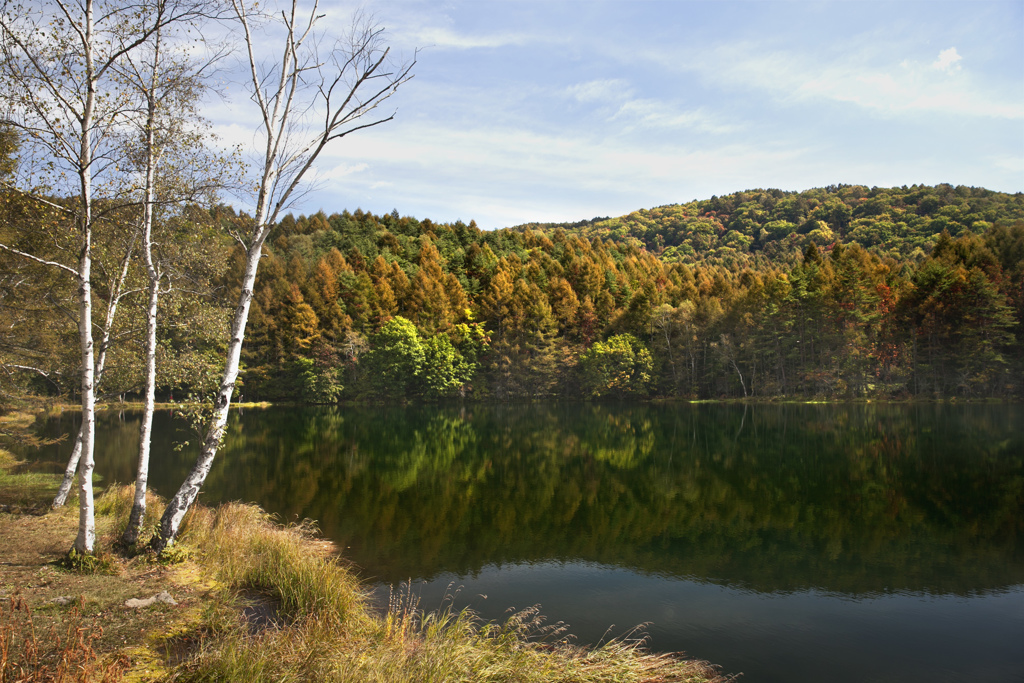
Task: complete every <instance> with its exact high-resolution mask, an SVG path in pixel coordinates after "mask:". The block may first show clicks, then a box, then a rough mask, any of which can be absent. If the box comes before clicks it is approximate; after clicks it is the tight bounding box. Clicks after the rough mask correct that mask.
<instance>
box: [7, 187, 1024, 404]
mask: <svg viewBox="0 0 1024 683" xmlns="http://www.w3.org/2000/svg"><path fill="white" fill-rule="evenodd" d="M6 211H7V213H8V215H7V219H6V221H5V224H6V225H7V226H8V228H7V229H8V230H10V229H11V227H10V226H12V222H11V221H12V220H14V219H18V220H27V219H32V217H31V216H27V215H25V214H24V211H22V213H21V214H17V215H14V214H13V213H12V212H13V211H14V209H13V208H12V205H10V204H8V206H7V208H6ZM37 218H39V219H42V218H41V217H37ZM33 220H34V219H33ZM247 220H249V219H248V217H247V216H245V215H240V214H237V213H236V212H235V211H234V210H232V209H231V208H230V207H218V208H216V209H213V210H210V211H206V212H204V213H203V215H202V217H201V219H200V217H199V216H197V215H193V216H192V217H191V218H188V217H183V218H182V219H179V220H178V221H177V223H176V224H175V225H174V226H169V227H168V230H173V231H174V232H172V233H167V234H168V235H171V234H173V235H177V237H175V238H174V239H175V240H180V239H183V238H182V235H184V234H186V233H187V227H188V226H189V225H194V226H200V225H202V226H204V227H202V229H201V230H198V228H197V231H196V233H195V234H199V233H201V234H202V235H203V238H202V239H201V240H200V239H195V240H193V241H192V242H190V243H189V244H190V246H189V247H188V248H187V249H186V248H182V249H181V250H180V252H181V253H180V254H179V263H180V264H181V266H180V271H181V277H180V279H179V281H178V282H177V283H176V285H175V287H173V291H174V292H175V296H169V297H167V304H166V306H167V308H166V311H165V312H164V314H163V315H164V319H165V320H167V325H166V327H165V329H164V330H163V331H162V332H161V334H162V342H161V353H162V355H161V362H162V365H161V368H162V370H161V373H162V378H163V379H162V382H163V387H164V390H163V391H164V393H165V395H166V394H168V393H172V392H173V393H174V394H175V395H177V396H184V395H185V394H187V393H190V392H191V393H196V394H200V393H203V392H204V391H207V390H208V389H209V384H210V382H211V381H213V377H214V376H215V374H214V373H212V372H210V371H209V370H208V366H207V365H206V364H204V363H205V360H204V359H211V360H210V364H209V365H212V359H213V358H215V357H216V356H217V354H218V353H220V351H221V344H222V343H223V342H222V341H219V339H220V337H219V335H220V334H221V332H222V331H223V328H224V326H225V323H224V322H223V321H224V320H225V319H226V316H227V311H226V310H225V308H224V306H223V305H221V304H219V303H218V302H224V301H231V300H233V299H234V297H235V296H236V294H237V288H238V286H239V285H238V282H239V278H240V272H241V264H242V258H243V254H242V252H241V251H240V250H238V249H235V250H234V251H232V247H231V242H230V241H228V240H229V238H228V237H227V235H228V234H230V229H231V228H232V226H235V227H237V226H240V225H243V224H244V223H245V222H246V221H247ZM218 225H219V226H220V227H222V228H226V229H227V230H225V231H223V232H222V233H220V235H221V236H220V237H219V238H217V237H212V236H211V235H215V234H216V231H215V230H214V229H213V228H215V227H216V226H218ZM183 230H184V231H185V232H182V231H183ZM200 245H205V246H204V247H203V248H200ZM109 252H110V255H109V257H103V258H107V259H108V260H107V261H106V263H108V264H109V265H107V266H105V267H104V270H103V271H102V272H113V271H115V270H116V266H117V258H116V256H117V254H118V253H119V252H118V251H117V250H116V249H109ZM225 258H226V260H227V265H226V266H224V265H218V263H221V264H222V263H223V259H225ZM101 261H102V258H101ZM0 265H2V268H3V269H4V278H5V279H4V280H3V283H4V284H3V287H4V289H3V297H4V298H3V299H0V303H3V307H2V308H0V315H2V316H3V317H4V321H5V323H6V322H10V323H12V324H14V323H17V324H16V325H15V326H14V327H10V326H7V329H12V330H16V335H23V336H26V337H28V336H32V337H33V339H34V341H30V340H28V339H27V338H26V339H15V338H13V337H11V336H8V338H7V340H6V341H5V342H4V344H3V345H2V347H0V352H2V353H3V354H4V363H5V365H6V367H7V369H8V375H7V376H8V378H9V381H17V382H21V383H22V384H27V385H29V386H31V387H32V388H34V389H35V390H37V391H44V392H54V391H67V390H68V387H69V386H70V384H68V383H64V384H62V383H61V382H60V381H59V380H58V379H57V378H58V377H59V375H60V372H59V368H58V367H57V366H59V365H60V364H61V363H62V364H63V367H64V373H65V375H68V376H73V372H70V366H71V365H73V363H74V354H73V352H71V353H70V354H63V355H62V354H61V352H60V351H59V348H60V344H61V343H64V342H61V340H65V341H67V340H70V339H71V338H72V336H73V334H74V329H73V326H72V325H70V324H69V323H68V322H67V321H66V320H64V318H65V317H66V316H63V317H62V314H61V313H60V312H59V310H58V309H59V307H57V306H48V305H45V304H44V302H45V301H46V300H47V298H49V300H52V301H54V302H57V303H59V302H60V301H63V300H67V298H68V297H70V296H71V294H70V293H68V292H64V293H63V294H58V293H57V292H58V290H60V287H61V285H59V284H57V283H54V282H52V281H51V280H46V281H43V280H39V282H38V283H37V284H36V285H34V287H35V288H34V289H32V288H26V285H25V284H24V282H25V278H26V277H29V276H30V275H31V271H32V270H33V268H34V267H33V266H31V265H26V264H24V263H20V262H19V261H18V260H17V258H16V257H15V256H11V255H3V256H2V257H0ZM19 277H20V278H21V279H20V280H19V279H18V278H19ZM15 283H20V284H18V286H17V287H15V286H14V284H15ZM97 288H98V293H99V294H100V295H103V293H104V292H105V289H104V287H103V286H102V284H100V285H98V286H97ZM60 291H62V290H60ZM30 292H34V294H31V296H29V298H28V299H26V296H28V294H29V293H30ZM62 296H63V297H64V299H62V298H61V297H62ZM127 300H128V301H129V302H130V301H131V297H130V296H129V297H127ZM122 305H124V304H122ZM27 310H33V311H36V312H35V313H33V314H32V315H26V311H27ZM130 310H132V309H131V304H130V303H129V305H128V307H127V309H126V311H130ZM125 315H126V317H125V322H122V323H120V324H118V325H115V329H114V330H113V332H114V334H113V335H112V337H113V338H112V340H111V347H112V350H111V361H110V364H111V368H110V370H108V373H107V375H106V377H105V379H104V382H105V386H104V387H102V389H103V390H105V391H106V393H107V394H112V393H113V394H118V393H127V394H128V395H130V394H131V393H132V392H133V391H135V390H136V389H135V387H136V386H137V380H136V379H135V378H136V377H137V376H138V371H137V369H136V368H135V367H134V364H133V363H134V361H133V357H134V355H133V354H134V349H136V348H137V344H138V340H137V336H138V334H137V332H138V322H137V320H138V316H136V317H134V318H133V317H132V314H131V313H130V312H126V313H125ZM195 316H203V318H202V320H203V321H204V322H201V323H199V324H195V323H193V322H192V321H193V320H195V319H196V318H195ZM132 320H135V321H136V322H134V323H133V322H132ZM1022 320H1024V195H1022V194H1020V193H1018V194H1015V195H1008V194H1004V193H997V192H991V191H988V190H983V189H978V188H966V187H955V188H954V187H950V186H948V185H940V186H937V187H922V186H914V187H912V188H894V189H879V188H872V189H868V188H865V187H861V186H841V187H830V188H825V189H817V190H809V191H807V192H802V193H788V192H781V191H778V190H753V191H746V192H740V193H736V194H733V195H729V196H726V197H713V198H711V199H709V200H704V201H697V202H691V203H689V204H683V205H673V206H666V207H659V208H656V209H650V210H642V211H636V212H634V213H632V214H630V215H628V216H623V217H620V218H609V219H595V220H593V221H586V222H582V223H578V224H572V225H556V224H543V225H541V224H537V225H528V226H518V227H516V228H511V229H506V230H495V231H482V230H479V229H478V228H477V227H476V225H475V224H474V223H472V222H471V223H469V224H464V223H461V222H457V223H454V224H439V223H433V222H431V221H430V220H416V219H414V218H410V217H401V216H399V214H398V213H397V212H394V213H392V214H390V215H383V216H376V215H373V214H369V213H364V212H362V211H358V210H357V211H355V212H354V213H349V212H348V211H345V212H342V213H340V214H332V215H326V214H324V213H317V214H315V215H312V216H298V217H294V216H286V217H285V219H284V220H282V221H280V223H278V224H277V225H276V227H275V228H274V230H273V232H272V234H271V236H270V238H269V239H268V241H267V244H266V247H265V257H264V260H263V263H262V265H261V266H260V272H259V277H258V280H257V286H256V291H255V296H254V300H253V308H252V313H251V317H250V322H249V327H248V331H247V339H246V343H245V347H244V352H243V364H244V370H243V375H242V380H243V382H242V385H241V387H240V388H239V391H240V393H241V395H242V397H243V399H244V400H284V399H291V400H303V401H313V402H331V401H336V400H344V399H370V400H389V401H394V400H413V401H420V400H435V399H440V398H448V397H471V398H474V399H482V400H507V399H522V398H538V397H566V398H580V397H646V396H666V397H671V396H676V397H686V398H718V397H744V396H748V397H755V398H768V397H797V398H819V397H824V398H847V397H896V398H904V397H942V398H949V397H966V398H980V397H1012V396H1020V395H1021V393H1022V391H1024V380H1022V377H1024V345H1022V341H1024V329H1022V326H1021V321H1022ZM62 326H63V327H62ZM62 330H63V331H62ZM16 335H15V336H16ZM19 349H20V350H19ZM45 349H50V351H45ZM19 353H20V354H22V355H21V356H19ZM26 354H28V355H32V362H31V363H29V362H27V361H24V360H23V362H18V359H19V357H20V358H22V359H24V356H25V355H26ZM48 355H52V357H53V358H58V357H59V358H62V360H61V361H60V363H58V362H57V361H56V360H53V361H50V364H51V366H53V367H50V368H49V369H47V368H42V367H39V366H43V365H46V362H45V361H44V360H43V357H44V356H48ZM15 365H22V366H33V367H35V371H31V372H30V371H17V370H15V369H14V366H15ZM39 370H43V371H44V372H48V373H49V374H48V375H45V376H44V375H43V374H41V373H40V372H38V371H39ZM30 378H31V379H30Z"/></svg>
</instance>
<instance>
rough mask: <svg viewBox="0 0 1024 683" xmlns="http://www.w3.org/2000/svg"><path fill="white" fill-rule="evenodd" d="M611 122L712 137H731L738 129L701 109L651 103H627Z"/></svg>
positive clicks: (654, 101) (642, 100)
mask: <svg viewBox="0 0 1024 683" xmlns="http://www.w3.org/2000/svg"><path fill="white" fill-rule="evenodd" d="M612 119H613V120H618V121H623V122H630V123H632V124H633V125H639V126H646V127H651V128H688V129H692V130H696V131H700V132H702V133H713V134H726V133H734V132H736V131H737V130H739V129H740V126H738V125H735V124H730V123H726V122H724V121H722V120H721V119H720V118H718V117H716V116H713V115H712V114H710V113H709V112H708V111H706V110H705V109H689V110H685V109H679V108H677V107H675V106H673V105H672V104H669V103H667V102H662V101H660V100H655V99H636V100H630V101H629V102H626V103H624V104H623V105H622V106H621V107H619V110H618V111H617V112H616V113H615V115H614V116H613V117H612Z"/></svg>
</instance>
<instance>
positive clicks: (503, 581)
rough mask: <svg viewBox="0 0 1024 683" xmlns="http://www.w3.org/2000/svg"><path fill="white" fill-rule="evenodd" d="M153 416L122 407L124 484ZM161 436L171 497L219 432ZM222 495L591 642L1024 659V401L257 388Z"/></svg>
mask: <svg viewBox="0 0 1024 683" xmlns="http://www.w3.org/2000/svg"><path fill="white" fill-rule="evenodd" d="M77 419H78V416H76V415H73V414H70V413H69V414H67V415H64V416H62V417H58V418H54V419H52V420H51V421H50V422H49V423H48V426H47V430H48V431H49V432H50V433H59V432H64V431H67V432H71V433H72V434H73V433H74V431H75V430H76V429H77V424H78V422H77ZM138 422H139V416H138V415H137V414H135V413H129V412H118V411H105V412H103V413H102V414H101V415H100V418H99V422H98V430H97V432H98V446H97V472H98V473H99V474H100V475H101V476H102V477H103V478H104V479H105V480H106V481H120V482H127V481H131V480H132V479H133V478H134V474H133V472H134V464H135V458H136V453H135V451H136V448H137V444H138ZM155 434H156V437H155V442H154V453H153V464H152V469H151V475H150V481H151V485H152V487H153V488H154V489H156V490H157V491H158V492H159V493H161V494H163V495H165V496H169V495H170V494H172V493H173V492H174V490H175V489H176V488H177V486H178V485H179V484H180V483H181V481H182V479H183V478H184V476H185V473H186V472H187V470H188V468H189V467H190V465H191V462H192V460H193V458H194V454H195V447H194V446H185V447H183V448H181V449H180V450H179V451H176V450H175V448H174V444H175V443H176V442H179V443H180V442H183V441H190V442H191V444H196V443H198V441H199V439H198V438H197V436H196V435H195V434H191V433H189V431H188V425H187V422H186V421H185V420H183V419H182V418H181V416H180V415H178V416H175V415H173V414H172V413H171V412H170V411H163V412H160V413H158V415H157V419H156V424H155ZM69 450H70V444H69V443H65V444H61V445H59V446H56V447H51V448H49V449H46V450H44V451H41V452H39V453H37V454H34V455H32V456H31V457H33V458H37V459H40V460H44V461H52V462H53V463H54V467H55V468H57V469H62V466H63V460H64V459H65V458H66V457H67V455H66V454H67V452H69ZM58 463H59V464H58ZM201 500H203V501H204V502H206V503H217V502H220V501H226V500H244V501H254V502H257V503H259V504H260V505H262V506H263V507H264V508H265V509H267V510H269V511H271V512H274V513H276V514H278V515H279V517H280V518H281V519H282V520H284V521H292V520H296V519H302V518H307V517H308V518H312V519H315V520H317V521H318V522H319V526H320V528H321V530H322V532H323V534H324V535H325V536H326V537H328V538H330V539H332V540H334V541H335V542H336V543H338V544H339V545H340V546H341V547H342V548H344V554H345V556H346V557H347V558H349V559H350V560H352V561H353V562H354V563H355V564H356V565H357V566H358V567H359V568H360V573H361V574H362V576H364V577H365V579H366V580H367V582H368V583H370V584H372V585H374V586H376V587H377V589H378V592H382V591H386V588H385V587H386V586H389V585H392V584H394V585H397V584H400V583H401V582H406V581H411V582H412V585H413V589H414V590H415V591H416V593H418V594H419V595H420V596H421V598H422V602H421V604H422V606H423V607H425V608H433V607H437V606H441V605H442V604H445V603H446V601H454V603H455V605H456V606H457V607H461V606H463V605H470V606H472V607H473V608H474V609H475V610H477V611H478V612H480V613H481V615H482V616H484V617H485V618H487V619H501V618H503V617H504V616H505V615H506V613H507V610H508V609H509V608H516V609H522V608H525V607H529V606H532V605H534V604H538V603H539V604H540V606H541V611H542V613H543V614H545V615H546V616H547V618H548V622H549V623H553V622H558V621H561V622H565V623H566V624H568V625H569V628H570V632H571V633H573V634H574V635H575V636H576V637H577V639H578V641H579V642H581V643H596V642H600V641H601V640H603V639H607V638H610V637H616V636H622V635H624V634H627V633H629V632H630V630H631V629H632V628H633V627H634V626H636V625H638V624H641V623H644V624H646V627H645V629H646V633H647V635H648V638H649V645H650V647H651V648H653V649H655V650H683V651H685V652H687V653H688V654H689V655H690V656H693V657H697V658H701V659H707V660H710V661H712V662H714V663H716V664H719V665H721V666H722V668H723V671H725V672H727V673H736V672H743V673H744V676H743V678H742V680H744V681H749V682H751V683H755V682H756V683H760V682H769V681H770V682H774V681H789V682H791V681H823V680H828V681H850V682H853V681H857V682H858V683H860V682H863V681H901V682H904V683H905V682H907V681H929V682H935V681H966V680H970V681H972V683H977V682H981V681H999V682H1002V681H1021V680H1024V646H1022V643H1024V406H1019V405H936V404H914V405H876V404H857V405H796V404H793V405H790V404H780V405H774V404H773V405H737V404H729V405H720V404H677V405H637V404H587V403H579V404H547V405H536V404H534V405H473V406H464V407H408V408H381V407H375V408H366V409H362V408H358V409H357V408H349V407H343V408H337V407H331V408H295V407H281V408H268V409H245V410H242V411H236V412H234V413H233V414H232V419H231V422H230V425H229V432H228V436H227V439H226V442H225V446H224V448H223V450H222V452H221V454H220V455H219V456H218V460H217V462H216V464H215V465H214V468H213V470H212V472H211V473H210V476H209V479H208V480H207V483H206V486H205V487H204V490H203V495H202V498H201Z"/></svg>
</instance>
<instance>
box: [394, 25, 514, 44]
mask: <svg viewBox="0 0 1024 683" xmlns="http://www.w3.org/2000/svg"><path fill="white" fill-rule="evenodd" d="M406 40H407V42H410V43H413V44H415V45H421V46H425V47H437V48H449V49H455V50H471V49H477V48H498V47H505V46H509V45H524V44H526V43H527V42H529V39H528V38H527V37H526V36H524V35H520V34H513V33H507V34H492V35H479V36H474V35H463V34H459V33H456V32H455V31H452V30H450V29H447V28H442V27H426V28H419V29H416V30H412V31H410V32H409V34H408V36H406Z"/></svg>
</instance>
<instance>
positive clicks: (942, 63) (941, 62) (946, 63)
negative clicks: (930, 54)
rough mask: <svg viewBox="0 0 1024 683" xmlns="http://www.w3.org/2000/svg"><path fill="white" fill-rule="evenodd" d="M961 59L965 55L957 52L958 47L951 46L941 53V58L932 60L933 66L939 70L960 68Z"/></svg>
mask: <svg viewBox="0 0 1024 683" xmlns="http://www.w3.org/2000/svg"><path fill="white" fill-rule="evenodd" d="M961 59H963V57H961V56H960V55H959V54H957V52H956V48H955V47H951V48H948V49H945V50H943V51H942V52H940V53H939V58H938V59H936V60H935V61H934V62H932V68H933V69H938V70H939V71H952V70H959V69H960V65H959V64H958V62H959V61H960V60H961Z"/></svg>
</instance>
